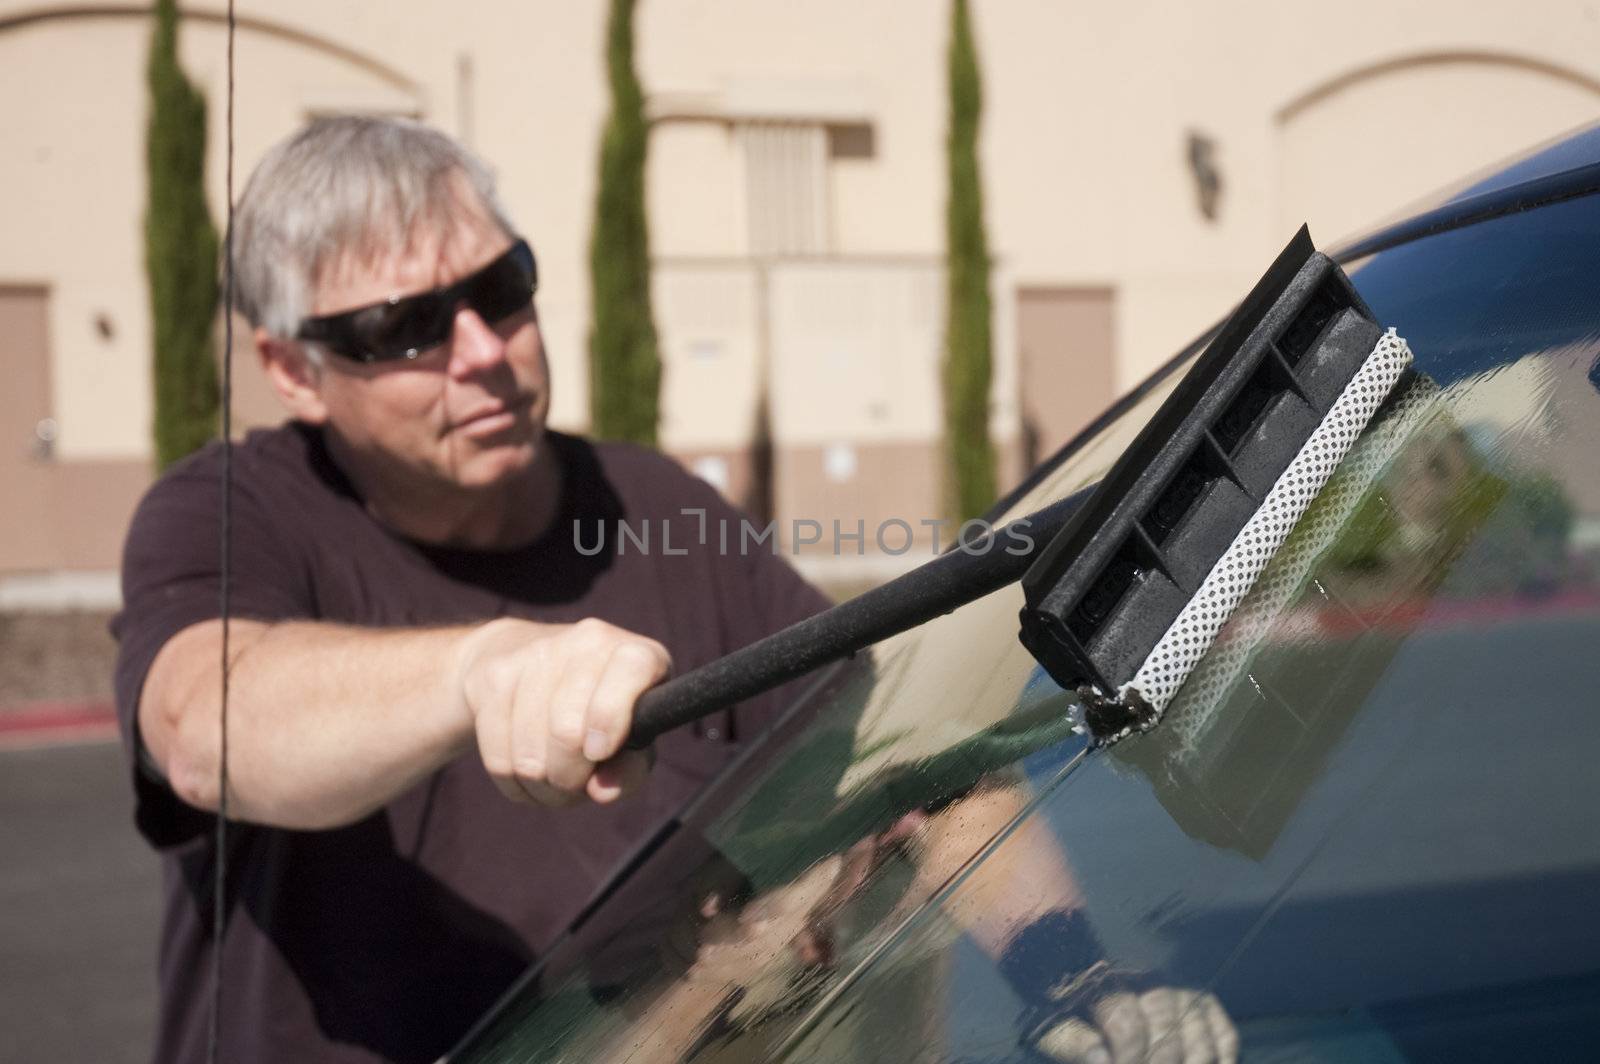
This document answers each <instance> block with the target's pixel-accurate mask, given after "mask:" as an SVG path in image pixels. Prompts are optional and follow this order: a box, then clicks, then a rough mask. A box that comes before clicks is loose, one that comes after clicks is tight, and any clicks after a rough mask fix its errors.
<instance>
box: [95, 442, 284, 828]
mask: <svg viewBox="0 0 1600 1064" xmlns="http://www.w3.org/2000/svg"><path fill="white" fill-rule="evenodd" d="M201 457H202V458H203V457H204V456H201ZM230 494H231V496H232V514H231V516H230V521H229V525H230V529H231V534H230V536H229V540H230V544H231V557H230V558H229V566H228V569H229V578H228V586H229V616H231V617H236V618H242V619H243V618H247V619H252V620H285V619H289V618H303V617H309V616H311V615H312V612H313V607H314V602H313V601H312V600H311V598H310V596H309V594H308V592H307V590H306V581H304V580H303V579H302V578H301V573H302V569H301V567H300V566H299V565H297V563H296V561H295V558H294V554H293V551H292V548H291V546H290V544H289V542H288V541H287V540H286V539H285V538H284V536H283V535H282V534H281V530H280V529H278V528H276V527H275V522H273V520H272V518H271V515H270V514H268V513H266V512H264V508H263V507H262V506H261V505H260V504H259V503H258V502H257V501H256V498H255V496H254V495H253V494H251V493H250V492H248V491H245V490H242V488H241V486H240V485H239V483H238V481H237V480H236V481H235V484H234V487H233V490H232V491H231V493H230ZM220 495H221V487H220V479H219V474H218V473H217V472H216V471H215V463H211V462H205V461H203V460H192V461H191V462H189V463H186V464H185V465H183V466H180V467H179V468H178V469H176V470H174V471H173V472H172V473H169V474H168V475H167V476H165V477H163V478H162V479H161V480H160V481H158V482H157V483H156V484H155V486H154V487H152V488H151V489H150V491H149V492H148V493H147V494H146V495H145V497H144V499H143V501H142V502H141V503H140V504H139V507H138V509H137V510H136V511H135V513H134V517H133V521H132V523H131V524H130V526H129V530H128V538H127V541H126V543H125V544H124V547H123V556H122V610H121V612H120V613H118V614H117V616H116V617H115V618H114V619H113V621H112V624H111V630H112V634H113V635H114V636H116V639H117V663H116V672H115V677H114V687H115V693H116V702H117V717H118V721H119V724H120V725H121V729H122V737H123V744H124V747H125V748H126V750H127V752H128V755H129V758H130V763H131V765H132V766H133V775H134V788H135V791H136V796H137V801H138V804H137V809H136V820H137V822H138V825H139V828H140V830H141V831H142V832H143V833H144V834H145V836H146V838H148V839H149V840H150V841H151V842H152V843H153V844H155V845H157V846H166V845H172V844H175V843H177V842H181V841H184V840H185V839H187V838H189V837H192V836H193V835H194V834H197V833H198V832H199V831H203V830H205V829H206V827H207V826H208V825H209V824H210V822H211V817H210V816H209V815H208V814H201V813H199V812H198V811H196V810H194V809H192V808H191V807H189V806H187V805H185V804H184V803H183V802H182V801H180V800H179V799H178V798H177V796H176V795H175V794H173V793H172V791H171V789H170V788H168V787H167V785H166V783H165V781H164V780H162V779H161V777H160V774H159V772H158V771H157V770H156V769H155V767H154V765H153V763H152V762H151V761H150V760H149V758H148V756H147V755H146V754H145V752H144V750H143V747H142V745H141V742H140V739H139V727H138V717H139V697H140V693H141V692H142V690H143V688H144V682H145V677H146V675H147V674H148V673H149V671H150V666H151V664H152V663H154V661H155V659H156V655H157V654H159V653H160V651H161V648H162V647H163V646H165V645H166V642H167V640H169V639H171V638H172V637H173V636H175V635H177V634H178V633H179V632H181V631H183V630H184V629H185V628H188V627H190V626H191V625H194V624H198V623H200V622H202V621H208V620H213V619H215V618H217V617H220V616H222V605H221V590H222V579H221V572H222V562H221V550H222V536H221V526H222V520H221V509H220ZM218 682H219V683H220V682H221V681H220V668H219V680H218Z"/></svg>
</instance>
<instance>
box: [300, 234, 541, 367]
mask: <svg viewBox="0 0 1600 1064" xmlns="http://www.w3.org/2000/svg"><path fill="white" fill-rule="evenodd" d="M538 287H539V268H538V266H537V264H536V263H535V262H534V259H533V249H532V248H530V247H528V242H527V241H526V240H520V239H519V240H518V241H517V242H516V243H515V244H512V245H511V249H510V250H509V251H507V252H506V253H505V254H504V255H501V256H500V257H499V258H497V259H495V260H494V261H493V262H491V263H489V265H487V266H485V267H484V268H483V269H481V270H479V271H478V272H477V273H474V274H472V275H471V276H469V277H463V278H462V279H461V280H459V281H457V282H456V283H455V284H452V285H446V286H445V287H443V288H435V289H434V290H433V291H431V292H419V293H417V294H416V295H410V296H392V297H390V298H389V299H386V300H384V301H383V302H382V303H373V304H372V305H370V306H365V307H357V308H356V309H354V310H346V311H341V312H340V313H338V314H325V315H323V316H322V317H319V318H306V319H305V320H304V321H302V322H301V323H300V328H299V330H298V331H296V333H295V339H297V340H306V341H309V342H312V343H318V344H323V345H325V346H326V347H328V348H330V349H331V350H332V351H333V352H334V353H335V354H339V355H343V356H344V357H345V358H349V359H354V360H355V361H357V362H368V363H371V362H392V361H396V360H399V359H412V358H416V357H417V356H418V355H420V354H422V353H423V352H424V351H426V350H428V349H429V348H432V347H437V346H438V345H440V344H442V343H444V342H445V341H446V340H448V339H450V328H451V326H452V325H453V324H454V322H455V316H456V308H457V307H458V306H459V305H460V304H461V303H463V302H465V303H466V304H467V306H469V307H471V308H472V309H473V311H474V312H475V313H476V314H477V315H478V317H480V318H482V319H483V320H484V321H485V322H487V323H489V324H490V325H493V324H495V323H496V322H499V321H501V320H502V319H504V318H509V317H510V316H511V315H513V314H515V313H517V312H518V311H520V310H524V309H526V308H527V306H528V304H529V303H531V302H532V301H533V293H534V290H535V289H537V288H538Z"/></svg>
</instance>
